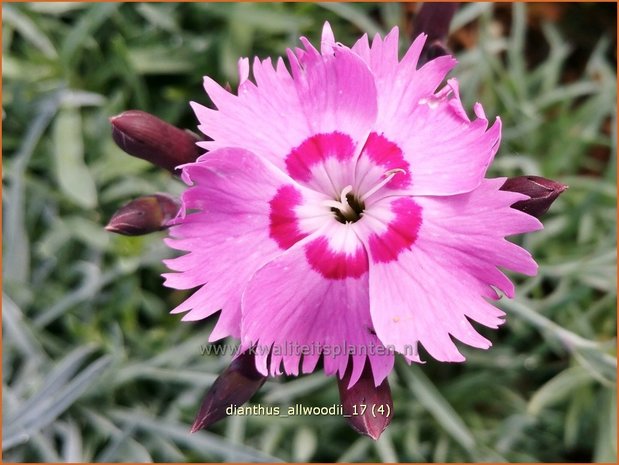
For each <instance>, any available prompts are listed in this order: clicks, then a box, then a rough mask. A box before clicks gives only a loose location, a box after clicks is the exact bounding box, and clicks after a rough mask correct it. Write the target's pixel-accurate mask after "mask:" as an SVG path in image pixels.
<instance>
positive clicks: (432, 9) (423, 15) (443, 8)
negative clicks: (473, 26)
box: [413, 2, 458, 65]
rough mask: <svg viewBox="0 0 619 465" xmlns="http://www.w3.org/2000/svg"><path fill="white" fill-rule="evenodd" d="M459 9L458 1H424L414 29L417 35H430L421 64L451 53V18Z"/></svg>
mask: <svg viewBox="0 0 619 465" xmlns="http://www.w3.org/2000/svg"><path fill="white" fill-rule="evenodd" d="M457 9H458V2H440V3H428V2H426V3H424V4H423V5H422V7H421V10H419V13H418V14H417V16H415V22H414V25H413V29H414V31H415V35H418V34H421V33H422V32H425V33H426V34H427V35H428V38H427V40H426V43H425V45H424V47H423V50H422V51H421V56H420V58H419V65H423V64H424V63H426V62H428V61H430V60H433V59H434V58H437V57H440V56H443V55H449V54H450V53H451V52H450V51H449V49H448V48H447V45H446V43H447V36H448V35H449V25H450V23H451V18H452V17H453V15H454V14H455V12H456V10H457Z"/></svg>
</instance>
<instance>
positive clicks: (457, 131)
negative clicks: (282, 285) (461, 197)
mask: <svg viewBox="0 0 619 465" xmlns="http://www.w3.org/2000/svg"><path fill="white" fill-rule="evenodd" d="M425 40H426V36H425V35H424V34H422V35H420V36H418V37H417V38H416V39H415V41H414V42H413V44H412V45H411V47H410V48H409V50H408V52H407V53H406V55H405V56H404V58H403V59H402V60H401V61H399V62H398V58H397V48H398V47H397V46H398V31H397V28H394V29H393V30H392V31H391V32H390V33H389V34H388V35H387V36H386V37H385V38H384V40H383V39H381V37H380V36H378V35H377V36H376V37H375V38H374V40H373V42H372V46H371V48H370V47H369V45H368V43H367V37H363V38H361V39H360V40H359V41H358V42H357V43H356V44H355V45H354V46H353V48H352V50H353V51H354V52H355V53H357V54H358V55H359V57H361V58H362V59H363V60H364V61H366V63H367V64H368V65H369V66H370V69H371V70H372V73H373V74H374V77H375V81H376V88H377V95H378V116H377V119H376V125H375V128H374V131H375V132H376V133H378V134H379V135H381V136H384V137H385V138H387V139H388V140H389V141H391V142H392V143H394V144H395V145H397V146H398V147H399V148H400V149H401V150H402V151H403V154H404V158H405V159H406V161H407V162H408V164H409V165H410V168H411V171H412V173H411V174H412V178H413V185H412V187H411V188H410V189H409V193H411V194H414V195H452V194H459V193H464V192H469V191H471V190H473V189H474V188H475V187H477V186H478V185H479V183H480V182H481V180H482V179H483V177H484V174H485V172H486V169H487V167H488V165H489V163H490V162H491V160H492V158H493V157H494V155H495V153H496V151H497V149H498V143H499V140H500V129H501V127H500V121H498V120H497V122H496V123H495V124H494V125H493V126H492V128H491V129H490V130H488V131H487V128H488V121H487V120H486V117H485V116H484V114H483V109H482V108H481V106H480V105H479V104H477V105H476V107H475V114H476V116H477V118H476V119H475V120H474V121H470V120H469V118H468V116H467V114H466V112H465V111H464V109H463V107H462V103H461V102H460V97H459V94H458V84H457V82H456V81H455V80H450V81H448V85H447V86H446V87H445V88H443V89H442V90H440V91H438V92H436V90H437V88H438V87H439V85H440V84H441V82H442V81H443V79H444V78H445V76H446V75H447V73H448V72H449V71H450V70H451V69H452V68H453V66H454V65H455V64H456V61H455V59H454V58H453V57H450V56H442V57H439V58H436V59H434V60H432V61H430V62H428V63H427V64H425V65H424V66H423V67H421V68H420V69H417V63H418V60H419V55H420V53H421V50H422V48H423V44H424V43H425Z"/></svg>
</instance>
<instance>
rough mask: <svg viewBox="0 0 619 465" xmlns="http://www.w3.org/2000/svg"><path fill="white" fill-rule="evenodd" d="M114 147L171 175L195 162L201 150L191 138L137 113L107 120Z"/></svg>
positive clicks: (164, 123)
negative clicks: (110, 126)
mask: <svg viewBox="0 0 619 465" xmlns="http://www.w3.org/2000/svg"><path fill="white" fill-rule="evenodd" d="M110 123H111V124H112V137H113V138H114V141H115V142H116V144H117V145H118V146H119V147H120V148H121V149H123V150H124V151H125V152H127V153H128V154H129V155H133V156H134V157H138V158H142V159H143V160H146V161H149V162H151V163H153V164H154V165H157V166H160V167H161V168H165V169H166V170H168V171H170V172H175V168H176V167H177V166H178V165H182V164H184V163H191V162H193V161H196V158H198V157H199V156H200V155H201V154H202V153H203V152H204V150H202V149H200V147H198V146H197V145H196V142H197V141H198V140H199V139H198V138H197V137H196V135H195V134H192V133H191V132H189V131H185V130H183V129H179V128H177V127H175V126H172V125H171V124H169V123H166V122H165V121H163V120H161V119H159V118H157V117H156V116H153V115H151V114H149V113H146V112H144V111H139V110H129V111H125V112H124V113H121V114H120V115H118V116H112V117H111V118H110Z"/></svg>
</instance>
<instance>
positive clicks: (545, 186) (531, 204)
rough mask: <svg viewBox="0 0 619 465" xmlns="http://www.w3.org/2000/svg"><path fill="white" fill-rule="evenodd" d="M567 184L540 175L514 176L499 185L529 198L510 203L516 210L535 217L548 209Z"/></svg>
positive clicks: (502, 188) (504, 189) (503, 188)
mask: <svg viewBox="0 0 619 465" xmlns="http://www.w3.org/2000/svg"><path fill="white" fill-rule="evenodd" d="M567 187H568V186H566V185H565V184H561V183H559V182H556V181H551V180H550V179H546V178H542V177H540V176H516V177H514V178H509V179H507V181H505V184H503V186H501V190H503V191H510V192H520V193H521V194H526V195H528V196H529V197H531V198H530V199H526V200H520V201H518V202H516V203H515V204H513V205H512V208H515V209H516V210H520V211H523V212H525V213H528V214H529V215H531V216H534V217H536V218H539V217H541V216H542V215H543V214H544V213H546V212H547V211H548V208H550V205H552V202H554V201H555V200H556V199H557V197H559V195H561V193H562V192H563V191H565V190H566V189H567Z"/></svg>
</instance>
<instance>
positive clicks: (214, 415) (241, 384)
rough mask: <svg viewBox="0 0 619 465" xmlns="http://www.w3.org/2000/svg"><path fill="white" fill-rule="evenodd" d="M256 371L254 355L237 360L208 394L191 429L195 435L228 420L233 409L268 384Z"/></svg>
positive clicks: (246, 355)
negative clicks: (216, 423)
mask: <svg viewBox="0 0 619 465" xmlns="http://www.w3.org/2000/svg"><path fill="white" fill-rule="evenodd" d="M266 379H267V378H266V376H263V375H262V374H260V373H259V372H258V370H256V358H255V355H254V354H253V353H249V352H245V353H243V354H241V355H239V356H238V357H237V358H235V359H234V360H233V361H232V363H231V364H230V366H229V367H228V368H226V369H225V370H224V372H223V373H222V374H221V375H219V377H218V378H217V379H216V380H215V382H214V383H213V385H212V386H211V387H210V389H209V390H208V391H207V393H206V395H205V396H204V400H203V401H202V405H200V410H199V411H198V415H196V419H195V420H194V422H193V426H192V427H191V432H192V433H195V432H196V431H199V430H201V429H203V428H208V427H209V426H211V425H212V424H213V423H215V422H217V421H219V420H221V419H222V418H225V417H227V416H228V413H226V410H227V409H228V408H229V407H239V406H241V405H243V404H244V403H245V402H247V401H248V400H249V399H251V397H252V396H253V395H254V394H255V393H256V391H258V389H260V387H261V386H262V385H263V384H264V382H265V381H266Z"/></svg>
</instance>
